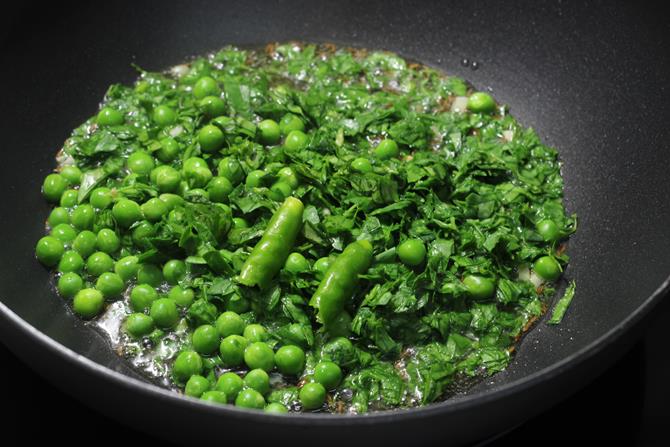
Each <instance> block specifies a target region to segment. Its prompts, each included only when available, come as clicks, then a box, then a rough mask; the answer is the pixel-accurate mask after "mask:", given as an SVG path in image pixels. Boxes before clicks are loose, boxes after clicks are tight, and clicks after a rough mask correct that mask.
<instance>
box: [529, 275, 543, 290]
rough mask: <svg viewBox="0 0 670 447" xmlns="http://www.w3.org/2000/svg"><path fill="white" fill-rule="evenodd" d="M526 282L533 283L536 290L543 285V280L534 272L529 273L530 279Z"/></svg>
mask: <svg viewBox="0 0 670 447" xmlns="http://www.w3.org/2000/svg"><path fill="white" fill-rule="evenodd" d="M528 280H529V281H530V282H532V283H533V285H534V286H535V288H536V289H537V288H538V287H540V286H541V285H542V284H544V279H542V278H540V277H539V276H538V274H537V273H535V272H530V278H528Z"/></svg>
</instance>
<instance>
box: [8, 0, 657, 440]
mask: <svg viewBox="0 0 670 447" xmlns="http://www.w3.org/2000/svg"><path fill="white" fill-rule="evenodd" d="M101 3H103V4H101ZM108 3H109V2H95V3H91V4H88V5H78V6H76V7H69V6H68V8H69V9H67V10H60V11H57V12H53V11H49V12H44V11H41V10H39V9H37V8H32V9H28V10H26V11H24V13H23V14H22V15H21V16H20V17H19V20H18V21H16V22H12V23H14V27H10V28H7V33H6V37H5V38H4V42H3V47H2V49H3V52H2V55H3V68H2V70H1V74H0V76H1V80H2V82H1V83H0V85H1V86H2V96H3V101H2V108H1V109H0V110H1V112H0V113H1V114H2V119H1V120H0V123H2V124H1V125H2V133H1V134H0V135H1V138H2V152H1V153H2V157H3V160H2V163H1V167H0V169H1V170H2V175H1V176H0V182H1V185H2V188H1V189H0V191H2V192H3V195H2V197H3V202H2V218H1V221H0V247H1V250H2V251H1V252H0V253H1V255H0V259H1V262H2V264H1V268H0V299H1V300H2V305H0V335H1V337H2V341H3V342H4V343H6V344H7V345H8V346H9V347H10V348H11V349H12V350H14V352H16V353H17V354H18V355H19V356H21V357H22V358H23V359H25V360H26V361H27V362H29V363H30V364H31V365H32V366H33V367H34V368H35V369H37V370H39V371H41V372H42V373H43V374H44V375H45V376H47V377H49V378H50V379H52V380H53V381H54V383H57V384H58V385H59V386H61V387H65V388H66V389H67V390H68V391H70V392H72V393H73V394H76V395H77V396H78V397H79V398H80V399H82V400H84V401H86V402H88V403H89V404H90V405H93V406H96V407H98V408H99V409H100V410H101V411H103V412H105V413H107V414H109V415H112V416H114V417H117V418H119V419H121V420H123V421H126V422H127V423H130V424H141V427H140V428H142V429H144V430H147V431H149V432H160V433H161V434H162V435H164V436H169V437H170V438H171V439H173V440H174V439H182V440H183V439H184V438H186V437H187V438H188V439H189V440H191V441H193V440H198V441H202V442H206V441H220V440H221V439H222V438H221V433H222V432H225V433H227V436H233V437H236V436H235V435H236V434H240V433H244V434H245V439H247V440H248V441H257V442H267V441H268V439H269V438H272V440H274V441H275V442H277V441H281V440H284V439H292V440H295V439H296V436H299V439H301V440H308V439H312V440H319V442H320V443H322V444H323V443H324V442H326V443H328V441H330V442H333V443H334V442H339V443H352V442H354V441H364V440H373V439H376V440H379V438H382V439H383V441H384V442H385V443H387V444H407V443H408V442H411V443H412V444H411V445H416V444H419V443H422V442H426V441H427V440H429V439H433V440H434V439H440V438H441V439H444V440H447V441H449V442H451V443H453V444H459V443H464V442H467V441H471V440H474V439H482V438H485V437H486V436H487V435H490V434H492V433H494V432H496V431H500V430H502V429H505V428H507V427H510V426H512V425H514V424H517V423H519V422H522V421H523V420H525V419H527V418H529V417H531V416H532V415H534V414H537V413H538V412H540V411H542V410H544V409H546V408H548V407H549V406H551V405H553V404H554V403H556V402H557V401H559V400H560V399H562V398H564V397H566V396H567V395H569V394H570V393H571V392H573V391H575V390H576V389H577V388H578V387H580V386H582V385H583V384H585V383H586V382H587V381H589V380H590V379H591V378H593V377H595V376H596V375H597V374H598V373H599V372H601V371H602V370H603V369H604V368H605V367H607V366H608V365H609V364H610V363H611V362H612V361H614V360H615V359H616V358H617V356H618V355H619V354H620V353H621V352H623V350H624V349H625V348H626V347H627V346H628V345H629V344H631V343H632V341H633V340H634V337H635V334H636V329H639V327H640V326H641V324H640V323H641V322H642V321H643V318H644V317H645V316H646V315H648V314H649V313H650V311H651V309H652V308H653V306H654V304H655V303H656V302H658V301H659V300H660V299H661V298H662V296H663V294H664V292H665V291H666V289H667V288H668V273H670V237H668V232H667V231H666V224H667V222H669V221H670V200H668V199H669V198H670V183H668V182H667V181H666V179H667V174H668V167H670V148H669V147H668V146H669V144H668V141H670V126H669V125H668V122H667V117H668V112H667V111H668V104H669V99H670V98H669V95H668V91H669V87H668V86H667V83H666V78H667V76H668V73H670V71H669V68H670V64H669V57H668V53H667V48H668V47H669V46H668V44H669V43H670V42H669V40H670V38H669V36H670V33H668V29H667V28H668V27H667V25H666V24H665V23H664V22H667V20H666V19H665V16H664V15H663V14H661V13H660V11H654V10H650V9H644V10H643V9H641V8H640V7H638V6H636V5H626V4H623V3H618V2H617V3H614V2H597V3H592V4H589V5H582V4H579V5H578V4H569V5H567V4H566V5H562V4H561V3H560V2H548V1H544V2H538V1H523V2H521V1H517V2H514V3H512V2H504V4H503V2H497V1H495V2H494V1H492V2H474V1H453V2H437V1H435V2H420V3H419V2H416V3H404V2H367V1H366V2H362V1H360V2H357V1H346V2H328V3H325V2H324V3H319V4H317V3H315V2H310V1H304V2H289V1H281V2H272V3H270V2H268V4H261V3H253V4H252V2H236V3H232V2H231V3H224V2H216V3H215V2H211V3H207V2H188V3H187V2H184V3H179V4H174V5H167V4H165V3H164V2H161V3H156V4H147V3H143V4H137V5H135V4H133V5H130V4H127V5H120V4H115V5H109V4H108ZM63 7H66V6H63ZM291 39H299V40H306V41H319V42H322V41H334V42H337V43H343V44H350V45H357V46H363V47H368V48H385V49H389V50H393V51H397V52H399V53H401V54H402V55H405V56H408V57H410V58H413V59H416V60H419V61H422V62H424V63H427V64H429V65H433V66H437V67H440V68H443V69H444V70H446V71H447V72H449V73H453V74H456V75H459V76H462V77H464V78H466V79H469V80H470V81H472V82H473V83H474V84H475V86H477V87H478V88H480V89H481V88H491V89H492V90H493V93H494V95H495V97H496V98H497V99H498V100H500V101H501V102H503V103H506V104H509V105H510V106H511V108H512V111H513V113H514V114H515V115H516V116H517V117H518V118H519V119H520V121H521V122H522V123H525V124H526V125H529V126H532V127H534V128H535V129H536V130H537V131H538V133H539V134H540V135H541V137H542V138H543V140H544V141H545V142H546V143H548V144H550V145H553V146H555V147H557V148H558V150H559V151H560V154H561V158H562V160H563V162H564V168H563V172H564V177H565V183H566V206H567V208H568V210H569V211H571V212H578V214H579V217H580V222H579V230H578V232H577V234H576V236H575V237H573V238H572V239H571V242H570V248H569V253H570V255H571V257H572V262H571V263H570V266H569V268H568V269H567V271H566V277H567V278H571V279H573V278H574V279H575V280H576V281H577V284H578V292H577V295H576V298H575V300H574V303H573V306H572V307H571V308H570V310H569V312H568V314H567V317H566V319H565V320H564V322H563V324H562V325H560V326H558V327H551V326H547V325H545V324H544V323H541V324H539V326H538V327H537V328H536V329H535V330H533V331H532V332H531V333H530V334H529V335H528V336H527V337H526V338H525V340H524V341H523V343H522V344H521V346H520V349H519V350H518V354H517V356H516V358H515V361H514V362H513V364H512V365H511V366H510V368H509V369H508V370H506V371H505V372H503V373H501V374H498V375H497V376H495V377H493V378H492V380H490V381H486V382H484V383H482V384H480V385H478V386H477V387H475V388H474V389H473V390H472V391H471V392H470V393H469V394H468V395H466V396H464V397H459V398H456V399H452V400H449V401H446V402H444V403H440V404H436V405H432V406H429V407H425V408H422V409H417V410H412V411H399V412H385V413H376V414H369V415H365V416H361V417H333V416H330V415H292V416H291V417H278V416H269V415H265V414H262V413H258V412H248V411H244V410H238V409H235V408H232V407H227V406H224V407H214V406H209V405H205V404H202V403H200V402H197V401H193V400H190V399H184V398H180V397H178V396H177V395H176V394H174V393H171V392H168V391H165V390H162V389H159V388H157V387H155V386H153V385H150V384H148V383H147V382H146V381H145V380H143V379H142V378H141V377H139V376H138V375H137V374H136V373H134V372H133V371H132V370H130V369H129V368H128V367H127V365H126V364H125V363H124V362H123V361H122V360H120V359H119V358H118V357H117V356H116V354H114V353H113V352H112V351H111V349H110V348H109V346H108V344H107V343H106V341H105V339H104V338H103V337H102V336H100V335H99V334H98V333H96V332H94V331H93V330H91V329H90V328H89V327H88V326H87V325H86V324H85V323H83V322H82V321H80V320H79V319H77V318H76V317H74V316H73V315H71V314H70V313H69V312H68V311H67V310H66V307H65V305H64V304H63V302H62V301H61V300H60V299H59V298H57V296H56V295H55V293H53V291H52V289H51V286H50V285H49V283H48V273H47V271H45V270H44V269H43V268H42V267H40V266H39V265H38V263H37V262H36V261H35V260H34V259H33V247H34V244H35V241H36V240H37V239H38V238H39V237H40V235H41V234H42V233H43V231H44V229H43V223H42V222H43V220H44V218H45V217H46V216H47V212H48V207H47V205H46V204H45V203H44V201H43V200H42V198H41V196H40V193H39V190H40V183H41V180H42V178H43V177H44V175H45V174H46V173H47V172H49V171H50V170H51V169H52V168H53V167H54V160H53V157H54V154H55V153H56V151H57V150H58V149H59V147H60V145H61V144H62V142H63V141H64V140H65V138H66V137H67V136H68V132H69V130H70V129H72V128H73V127H75V126H76V125H77V124H79V123H80V122H81V121H83V120H84V119H85V118H86V117H87V116H89V115H91V114H92V113H93V112H94V111H95V110H96V106H97V104H98V102H99V101H100V99H101V97H102V95H103V93H104V92H105V88H106V87H107V86H108V85H109V84H111V83H113V82H126V83H129V82H131V81H132V80H133V79H134V77H135V72H134V71H133V69H132V68H131V67H130V63H133V62H134V63H138V64H139V65H141V66H142V67H145V68H147V69H151V70H160V69H163V68H166V67H168V66H170V65H173V64H176V63H179V62H182V61H184V60H185V59H187V58H188V57H189V56H191V55H194V54H201V53H204V52H206V51H208V50H213V49H217V48H219V47H221V46H223V45H226V44H230V43H233V44H241V45H250V44H262V43H265V42H268V41H286V40H291ZM464 58H467V59H469V60H471V61H472V60H474V61H477V62H478V63H479V69H478V70H476V71H474V70H472V69H471V68H470V67H467V66H465V65H463V64H462V63H461V61H462V59H464ZM296 433H298V435H296ZM228 439H230V438H228Z"/></svg>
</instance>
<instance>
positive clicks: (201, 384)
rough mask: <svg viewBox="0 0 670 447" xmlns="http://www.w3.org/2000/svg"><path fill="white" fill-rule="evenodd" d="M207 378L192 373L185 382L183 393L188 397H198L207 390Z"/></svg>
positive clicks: (208, 384)
mask: <svg viewBox="0 0 670 447" xmlns="http://www.w3.org/2000/svg"><path fill="white" fill-rule="evenodd" d="M209 386H210V383H209V380H207V378H205V377H203V376H199V375H197V374H196V375H193V376H191V377H190V378H189V379H188V382H186V387H185V388H184V394H186V395H187V396H190V397H200V396H202V395H203V394H204V393H206V392H207V391H208V390H209Z"/></svg>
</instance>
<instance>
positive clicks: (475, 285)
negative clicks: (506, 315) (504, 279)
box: [463, 275, 496, 300]
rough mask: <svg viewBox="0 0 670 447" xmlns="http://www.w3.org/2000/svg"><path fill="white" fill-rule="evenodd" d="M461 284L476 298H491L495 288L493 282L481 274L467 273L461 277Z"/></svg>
mask: <svg viewBox="0 0 670 447" xmlns="http://www.w3.org/2000/svg"><path fill="white" fill-rule="evenodd" d="M463 285H464V286H465V289H466V290H467V292H468V294H470V296H471V297H472V298H474V299H477V300H485V299H488V298H491V297H492V296H493V293H494V292H495V290H496V286H495V283H494V282H493V281H492V280H491V279H489V278H486V277H483V276H476V275H468V276H466V277H465V278H463Z"/></svg>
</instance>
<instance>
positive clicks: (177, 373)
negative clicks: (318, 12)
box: [172, 351, 202, 383]
mask: <svg viewBox="0 0 670 447" xmlns="http://www.w3.org/2000/svg"><path fill="white" fill-rule="evenodd" d="M201 372H202V358H200V354H198V353H197V352H195V351H182V352H180V353H179V355H177V358H176V359H175V361H174V365H172V376H173V377H174V379H175V380H176V381H177V382H180V383H184V382H186V381H187V380H188V379H190V378H191V376H193V375H196V374H200V373H201Z"/></svg>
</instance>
